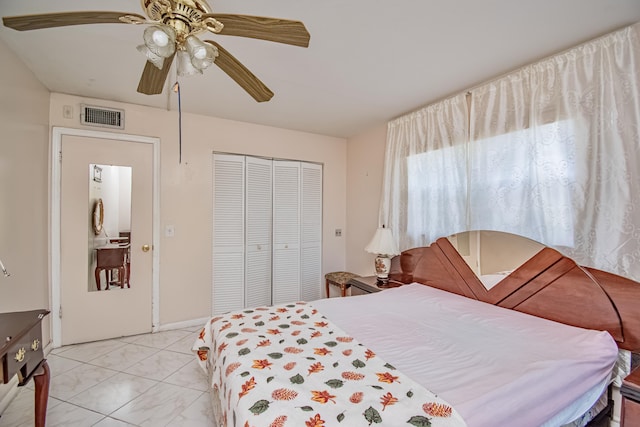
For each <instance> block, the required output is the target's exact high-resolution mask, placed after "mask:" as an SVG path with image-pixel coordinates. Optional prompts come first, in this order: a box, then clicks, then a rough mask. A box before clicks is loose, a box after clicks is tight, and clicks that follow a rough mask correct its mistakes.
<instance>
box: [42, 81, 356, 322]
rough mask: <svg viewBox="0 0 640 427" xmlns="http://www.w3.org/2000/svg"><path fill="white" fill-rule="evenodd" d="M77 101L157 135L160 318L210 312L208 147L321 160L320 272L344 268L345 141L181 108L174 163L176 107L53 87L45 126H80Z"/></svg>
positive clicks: (131, 130)
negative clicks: (170, 232) (66, 113)
mask: <svg viewBox="0 0 640 427" xmlns="http://www.w3.org/2000/svg"><path fill="white" fill-rule="evenodd" d="M196 78H197V77H196ZM163 96H164V95H163ZM83 102H84V103H88V104H92V105H99V106H105V107H114V108H122V109H124V110H125V125H126V128H125V130H124V131H123V132H125V133H129V134H137V135H145V136H155V137H159V138H160V139H161V153H160V156H161V168H160V175H161V182H160V224H161V236H162V237H161V240H160V324H161V325H166V324H168V323H173V322H180V321H186V320H191V319H197V318H201V317H206V316H208V315H210V314H211V273H212V271H211V268H212V267H211V265H212V261H211V256H212V228H211V218H212V203H213V202H212V177H211V175H212V152H213V151H221V152H230V153H242V154H252V155H258V156H266V157H276V158H285V159H295V160H306V161H312V162H319V163H323V164H324V212H323V239H324V251H323V272H328V271H335V270H342V269H344V268H345V237H344V234H343V237H335V229H336V228H341V229H342V230H343V231H346V228H347V227H346V209H347V208H346V199H347V189H346V187H347V185H346V183H347V177H346V173H347V172H346V170H347V143H346V140H344V139H341V138H333V137H327V136H321V135H315V134H310V133H303V132H297V131H291V130H285V129H279V128H273V127H267V126H260V125H254V124H248V123H241V122H235V121H230V120H224V119H218V118H211V117H205V116H199V115H193V114H186V113H183V116H182V130H183V135H182V164H179V163H178V113H177V112H176V111H167V110H164V109H154V108H149V107H142V106H139V105H132V104H120V103H115V102H107V101H101V100H92V99H84V98H79V97H75V96H69V95H63V94H58V93H54V94H52V95H51V109H50V117H51V119H50V120H51V125H52V126H64V127H73V128H82V126H80V124H79V108H80V104H81V103H83ZM65 105H69V106H72V107H73V111H74V118H73V119H65V118H63V114H62V111H63V106H65ZM86 128H87V129H91V128H90V127H86ZM96 129H98V128H96ZM167 225H173V226H174V227H175V237H164V227H165V226H167Z"/></svg>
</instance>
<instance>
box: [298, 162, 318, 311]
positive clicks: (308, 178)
mask: <svg viewBox="0 0 640 427" xmlns="http://www.w3.org/2000/svg"><path fill="white" fill-rule="evenodd" d="M301 182H302V186H301V219H300V221H301V224H302V226H301V233H300V236H301V251H300V298H301V299H302V300H304V301H313V300H316V299H319V298H320V297H321V289H322V287H321V286H322V165H316V164H312V163H302V180H301Z"/></svg>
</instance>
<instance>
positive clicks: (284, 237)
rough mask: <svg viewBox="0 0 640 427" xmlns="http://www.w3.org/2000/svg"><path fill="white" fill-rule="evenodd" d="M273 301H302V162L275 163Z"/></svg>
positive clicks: (277, 161)
mask: <svg viewBox="0 0 640 427" xmlns="http://www.w3.org/2000/svg"><path fill="white" fill-rule="evenodd" d="M272 288H273V289H272V295H273V300H272V302H273V304H282V303H286V302H293V301H298V300H300V162H289V161H281V160H274V162H273V285H272Z"/></svg>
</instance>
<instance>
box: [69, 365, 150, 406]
mask: <svg viewBox="0 0 640 427" xmlns="http://www.w3.org/2000/svg"><path fill="white" fill-rule="evenodd" d="M156 384H157V382H156V381H153V380H148V379H146V378H141V377H136V376H134V375H129V374H125V373H118V374H117V375H114V376H113V377H111V378H108V379H106V380H104V381H102V382H101V383H99V384H96V385H94V386H93V387H91V388H89V389H87V390H85V391H84V392H82V393H80V394H78V395H76V396H74V397H72V398H70V399H69V400H68V402H69V403H73V404H74V405H78V406H82V407H83V408H87V409H90V410H92V411H96V412H100V413H101V414H104V415H109V414H111V413H112V412H113V411H115V410H117V409H118V408H120V407H122V406H123V405H125V404H126V403H128V402H129V401H131V400H133V399H135V398H136V397H138V396H140V395H141V394H142V393H144V392H145V391H147V390H149V389H150V388H151V387H153V386H154V385H156Z"/></svg>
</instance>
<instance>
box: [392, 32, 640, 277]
mask: <svg viewBox="0 0 640 427" xmlns="http://www.w3.org/2000/svg"><path fill="white" fill-rule="evenodd" d="M470 101H471V102H470V109H469V110H467V104H466V102H465V101H464V96H463V95H460V96H457V97H453V98H450V99H448V100H446V101H444V102H442V103H438V104H436V105H432V106H429V107H427V108H425V109H424V110H421V111H420V112H418V113H414V114H411V115H409V116H406V117H402V118H400V119H398V120H395V121H393V122H391V123H390V124H389V128H388V141H387V145H388V147H387V157H386V164H385V187H384V189H383V200H382V204H381V209H380V221H381V222H386V224H388V226H389V227H390V228H392V230H393V231H394V234H395V235H396V236H397V237H396V238H397V239H398V240H399V246H400V249H401V250H403V249H407V248H409V247H413V246H422V245H427V244H429V243H431V242H432V241H433V240H435V239H436V238H438V237H442V236H447V235H450V234H453V233H456V232H458V231H461V230H466V229H485V230H500V231H507V232H511V233H515V234H520V235H524V236H527V237H529V238H531V239H534V240H537V241H540V242H541V243H544V244H546V245H549V246H551V247H555V248H557V249H558V250H560V251H561V252H562V253H564V254H566V255H568V256H570V257H572V258H573V259H575V260H576V261H577V262H578V263H580V264H583V265H588V266H593V267H595V268H599V269H602V270H606V271H610V272H613V273H616V274H620V275H623V276H627V277H630V278H633V279H635V280H640V153H639V149H640V24H636V25H633V26H631V27H627V28H625V29H622V30H620V31H617V32H614V33H611V34H609V35H607V36H604V37H601V38H599V39H596V40H594V41H592V42H588V43H585V44H583V45H580V46H578V47H576V48H574V49H571V50H569V51H567V52H564V53H562V54H559V55H555V56H553V57H551V58H549V59H546V60H543V61H540V62H537V63H535V64H533V65H530V66H527V67H524V68H522V69H520V70H518V71H516V72H513V73H510V74H509V75H507V76H505V77H502V78H499V79H496V80H494V81H491V82H489V83H487V84H484V85H482V86H479V87H476V88H474V89H472V90H471V91H470ZM453 106H456V107H458V108H453ZM441 111H446V112H447V113H448V114H447V115H444V114H442V113H441ZM436 112H437V113H438V114H436ZM467 114H468V116H467ZM467 117H469V119H468V120H467ZM442 121H445V122H446V123H442ZM433 128H435V130H434V129H433ZM418 130H419V131H418ZM467 135H469V136H468V137H467ZM403 170H407V171H408V173H407V174H406V175H405V174H403V173H402V171H403ZM409 172H410V173H409ZM414 175H415V176H414Z"/></svg>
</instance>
